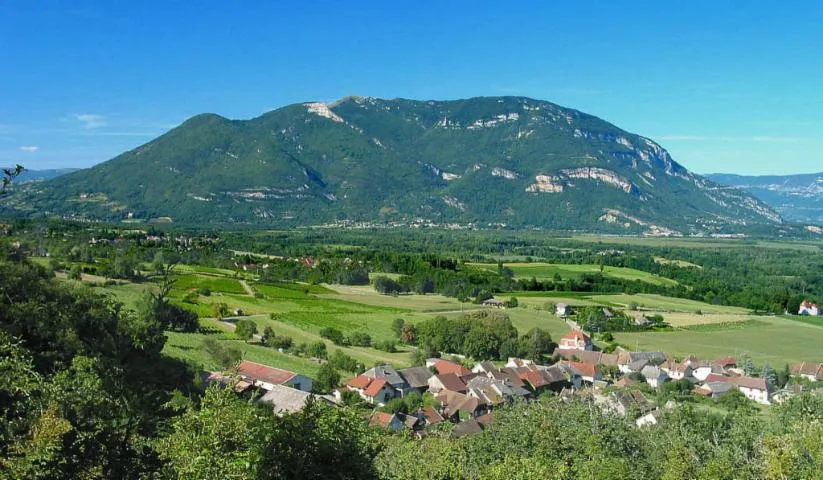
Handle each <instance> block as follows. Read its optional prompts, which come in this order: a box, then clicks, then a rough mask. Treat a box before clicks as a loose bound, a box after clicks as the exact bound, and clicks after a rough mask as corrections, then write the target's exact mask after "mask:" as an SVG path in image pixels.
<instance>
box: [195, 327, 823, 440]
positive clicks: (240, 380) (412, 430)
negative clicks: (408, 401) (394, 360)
mask: <svg viewBox="0 0 823 480" xmlns="http://www.w3.org/2000/svg"><path fill="white" fill-rule="evenodd" d="M552 358H553V359H556V361H555V362H554V363H553V364H551V365H542V364H538V363H535V362H534V361H532V360H527V359H521V358H509V359H508V361H506V362H505V364H502V362H497V363H498V364H497V365H496V364H495V363H493V362H491V361H481V362H478V363H476V364H474V366H472V367H471V368H469V367H467V366H466V365H464V364H463V363H462V361H461V360H462V359H460V358H457V357H452V359H445V358H429V359H427V360H426V362H425V366H416V367H409V368H403V369H395V368H394V367H393V366H392V365H377V366H375V367H373V368H370V369H368V370H367V371H365V372H364V373H362V374H360V375H358V376H356V377H354V378H352V379H350V380H349V381H348V382H346V383H345V385H343V386H342V387H340V388H338V389H336V390H334V391H333V392H332V393H331V394H327V395H318V394H314V393H313V380H312V379H311V378H309V377H307V376H305V375H300V374H295V373H293V372H289V371H286V370H282V369H279V368H275V367H271V366H267V365H262V364H259V363H255V362H251V361H246V360H244V361H241V362H240V363H239V365H238V366H237V368H236V369H233V370H230V371H226V372H212V373H211V374H210V375H209V376H208V379H207V381H208V382H219V383H220V384H221V385H224V386H227V387H229V386H230V387H232V388H233V389H234V390H235V391H236V392H237V393H238V394H241V395H245V396H247V397H248V398H253V399H255V401H256V402H258V403H261V404H265V405H267V406H270V407H271V408H272V410H273V412H274V413H275V414H276V415H282V414H285V413H294V412H299V411H301V410H302V409H303V408H304V407H305V406H306V404H307V402H309V401H315V402H322V403H325V404H327V405H344V404H350V402H347V400H346V397H351V396H352V395H356V397H357V399H358V400H359V401H360V402H361V404H363V405H365V406H368V407H369V408H371V409H373V410H372V412H371V414H370V415H369V416H368V423H369V425H370V426H373V427H377V428H381V429H385V430H389V431H393V432H401V433H407V434H410V435H414V436H417V437H422V436H425V435H426V432H427V431H428V430H429V429H431V428H437V426H438V425H441V424H446V423H450V424H453V429H452V431H451V435H452V436H455V437H460V436H465V435H473V434H477V433H480V432H482V431H483V430H484V429H485V428H486V427H487V426H488V425H490V424H492V423H493V422H494V419H495V414H494V411H495V409H497V408H500V407H502V406H505V405H509V404H513V403H516V402H528V401H533V400H536V399H537V398H538V397H541V396H556V397H558V398H559V399H560V400H561V401H574V400H580V401H590V402H591V403H592V404H593V405H595V406H597V407H598V408H600V409H602V410H603V411H604V412H608V413H612V414H615V415H619V416H622V417H630V418H631V419H632V420H633V421H634V422H635V424H636V425H637V426H638V427H646V426H651V425H655V424H657V423H658V422H659V421H660V420H661V419H662V417H663V415H662V413H663V411H664V410H666V409H673V408H677V402H675V401H672V400H669V401H667V402H665V403H663V404H658V403H657V402H656V401H655V399H654V395H653V393H654V392H655V391H659V390H660V389H661V388H665V387H664V386H665V385H667V384H670V383H672V382H679V385H680V386H681V387H680V388H682V385H686V386H687V387H688V390H687V393H688V394H690V395H693V396H695V397H699V398H710V399H720V398H722V397H724V396H726V395H734V393H733V392H739V393H737V395H741V394H742V396H743V397H745V399H747V401H750V402H754V404H757V405H760V406H768V405H772V404H774V403H778V404H779V403H783V402H786V401H787V400H788V399H789V398H791V397H793V396H795V395H797V394H799V393H801V392H802V391H810V392H811V393H813V394H817V395H823V388H814V387H811V388H810V387H809V384H810V383H811V385H814V383H812V382H821V381H823V363H815V362H801V363H799V364H795V365H792V366H791V370H790V374H791V378H792V381H791V382H789V384H788V385H786V386H785V387H784V388H778V387H777V386H776V385H775V384H774V381H773V380H771V379H770V378H767V376H765V375H764V376H751V375H747V374H746V369H745V367H744V365H742V364H739V363H738V361H737V360H736V359H735V358H733V357H731V356H725V357H723V358H719V359H715V360H705V359H699V358H697V357H696V356H694V355H690V356H688V357H686V358H682V359H679V360H678V359H675V358H673V357H671V356H670V355H668V354H667V353H665V352H655V351H628V350H625V349H619V350H617V351H615V352H613V353H604V352H602V351H598V349H597V347H596V346H595V344H594V343H593V342H592V339H591V338H590V336H589V335H588V334H586V333H585V332H583V331H581V330H572V331H571V332H569V333H568V334H567V335H565V336H564V337H563V338H561V339H560V341H559V344H558V346H557V348H556V349H555V351H554V353H553V356H552ZM686 382H687V383H686ZM650 392H651V394H650ZM410 396H415V397H416V398H417V400H418V401H417V402H416V405H417V407H416V408H415V409H414V410H413V411H405V412H403V411H395V412H393V411H391V410H390V409H387V408H386V406H387V405H389V404H390V402H392V401H393V400H395V399H404V398H409V397H410ZM421 399H423V401H422V402H421V401H420V400H421Z"/></svg>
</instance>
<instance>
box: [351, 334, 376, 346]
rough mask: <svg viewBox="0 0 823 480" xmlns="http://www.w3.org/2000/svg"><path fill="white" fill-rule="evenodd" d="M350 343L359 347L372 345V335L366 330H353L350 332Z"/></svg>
mask: <svg viewBox="0 0 823 480" xmlns="http://www.w3.org/2000/svg"><path fill="white" fill-rule="evenodd" d="M348 340H349V344H351V345H356V346H358V347H370V346H371V335H369V334H368V333H366V332H352V333H350V334H349V339H348Z"/></svg>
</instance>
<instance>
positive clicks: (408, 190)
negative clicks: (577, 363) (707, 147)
mask: <svg viewBox="0 0 823 480" xmlns="http://www.w3.org/2000/svg"><path fill="white" fill-rule="evenodd" d="M6 204H7V206H11V207H12V208H16V209H17V210H18V211H23V212H28V213H43V212H45V213H49V214H61V215H76V216H84V217H92V218H99V219H107V220H119V219H125V218H127V217H128V216H129V215H131V216H132V217H133V218H139V219H151V218H158V217H169V218H170V219H172V220H173V221H175V222H186V223H197V224H204V223H212V224H225V223H245V224H258V225H266V226H290V225H291V226H293V225H316V224H323V223H328V222H334V221H338V220H351V221H366V222H403V223H408V222H415V221H417V222H419V221H423V222H427V221H430V222H435V223H438V224H446V223H460V224H467V223H470V222H473V223H475V224H477V225H481V226H485V225H489V224H506V225H509V226H516V227H543V228H555V229H567V230H568V229H576V230H599V231H611V232H644V231H645V232H649V231H650V232H658V233H659V232H665V231H667V230H676V231H680V232H684V233H687V232H692V231H706V230H711V229H718V228H721V227H724V226H728V225H738V226H740V225H750V224H774V223H778V222H780V219H779V217H778V215H777V214H776V213H775V212H774V211H773V210H771V209H770V208H768V207H767V206H766V205H765V204H764V203H762V202H760V201H758V200H757V199H756V198H754V197H753V196H751V195H749V194H748V193H745V192H743V191H741V190H737V189H731V188H727V187H720V186H718V185H716V184H715V183H713V182H711V181H709V180H707V179H705V178H703V177H701V176H699V175H695V174H693V173H691V172H689V171H688V170H686V169H685V168H684V167H682V166H681V165H680V164H678V163H677V162H675V161H674V160H673V159H672V158H671V157H670V156H669V154H668V153H667V152H666V151H665V150H664V149H663V148H661V147H660V146H659V145H657V144H656V143H654V142H653V141H651V140H650V139H648V138H645V137H642V136H639V135H635V134H632V133H629V132H626V131H624V130H621V129H619V128H617V127H615V126H614V125H612V124H610V123H608V122H605V121H603V120H601V119H599V118H597V117H594V116H591V115H587V114H585V113H582V112H579V111H577V110H572V109H569V108H564V107H560V106H558V105H555V104H553V103H549V102H546V101H540V100H534V99H530V98H524V97H481V98H471V99H466V100H455V101H413V100H403V99H394V100H382V99H377V98H369V97H347V98H344V99H342V100H340V101H338V102H335V103H332V104H323V103H301V104H295V105H290V106H287V107H283V108H280V109H277V110H274V111H272V112H269V113H266V114H264V115H262V116H260V117H258V118H254V119H252V120H228V119H226V118H223V117H221V116H218V115H214V114H203V115H198V116H196V117H193V118H191V119H189V120H187V121H186V122H185V123H183V124H182V125H180V126H179V127H177V128H175V129H173V130H171V131H169V132H168V133H166V134H164V135H162V136H160V137H159V138H157V139H155V140H152V141H151V142H149V143H147V144H145V145H143V146H141V147H139V148H136V149H134V150H132V151H130V152H126V153H124V154H122V155H120V156H118V157H116V158H114V159H112V160H110V161H107V162H104V163H102V164H99V165H97V166H95V167H94V168H91V169H88V170H83V171H80V172H75V173H72V174H69V175H65V176H63V177H59V178H57V179H54V180H52V181H49V182H46V183H44V184H38V185H36V188H29V189H26V191H24V192H17V193H16V194H15V195H12V196H11V198H10V199H9V200H8V201H6Z"/></svg>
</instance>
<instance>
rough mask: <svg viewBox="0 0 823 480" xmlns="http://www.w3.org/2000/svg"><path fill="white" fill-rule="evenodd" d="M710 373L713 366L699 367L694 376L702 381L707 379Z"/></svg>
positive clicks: (693, 373)
mask: <svg viewBox="0 0 823 480" xmlns="http://www.w3.org/2000/svg"><path fill="white" fill-rule="evenodd" d="M710 373H712V369H711V368H709V367H699V368H696V369H695V370H694V371H693V372H692V376H693V377H694V378H696V379H698V380H700V381H701V382H702V381H703V380H706V378H707V377H708V376H709V374H710Z"/></svg>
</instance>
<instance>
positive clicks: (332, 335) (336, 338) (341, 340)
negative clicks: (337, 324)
mask: <svg viewBox="0 0 823 480" xmlns="http://www.w3.org/2000/svg"><path fill="white" fill-rule="evenodd" d="M320 337H322V338H325V339H328V340H331V341H332V342H333V343H334V344H335V345H346V343H347V342H346V337H345V336H344V335H343V332H341V331H340V330H338V329H336V328H334V327H325V328H322V329H321V330H320Z"/></svg>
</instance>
